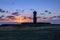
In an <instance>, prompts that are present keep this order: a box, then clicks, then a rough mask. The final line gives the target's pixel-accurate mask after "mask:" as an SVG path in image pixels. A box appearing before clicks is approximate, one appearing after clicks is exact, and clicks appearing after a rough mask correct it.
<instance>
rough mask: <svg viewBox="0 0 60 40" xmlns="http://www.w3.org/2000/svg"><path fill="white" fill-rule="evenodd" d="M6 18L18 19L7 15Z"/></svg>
mask: <svg viewBox="0 0 60 40" xmlns="http://www.w3.org/2000/svg"><path fill="white" fill-rule="evenodd" d="M6 18H8V19H11V20H15V19H16V18H15V16H7V17H6Z"/></svg>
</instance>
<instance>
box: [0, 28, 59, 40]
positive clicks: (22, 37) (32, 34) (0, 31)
mask: <svg viewBox="0 0 60 40" xmlns="http://www.w3.org/2000/svg"><path fill="white" fill-rule="evenodd" d="M20 29H21V30H20ZM33 29H34V28H30V29H29V28H25V29H24V28H13V27H11V28H7V27H6V28H0V40H60V28H56V27H52V28H45V27H44V28H40V29H36V28H35V29H34V30H33Z"/></svg>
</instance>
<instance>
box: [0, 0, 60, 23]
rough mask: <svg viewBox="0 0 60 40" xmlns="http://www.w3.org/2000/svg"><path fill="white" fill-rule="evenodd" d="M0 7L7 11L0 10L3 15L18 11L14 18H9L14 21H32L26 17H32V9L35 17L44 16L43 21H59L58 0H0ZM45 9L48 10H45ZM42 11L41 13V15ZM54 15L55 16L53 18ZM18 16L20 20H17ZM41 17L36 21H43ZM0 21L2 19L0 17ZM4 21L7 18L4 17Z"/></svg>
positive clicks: (59, 2) (59, 7)
mask: <svg viewBox="0 0 60 40" xmlns="http://www.w3.org/2000/svg"><path fill="white" fill-rule="evenodd" d="M0 9H2V10H4V11H8V13H6V12H5V13H3V12H0V16H1V15H4V16H5V17H6V16H11V15H12V13H13V12H19V15H18V16H15V18H16V19H15V20H10V21H14V22H15V21H17V22H19V21H21V22H28V21H29V22H32V19H29V18H28V17H31V18H32V17H33V15H32V14H33V10H32V9H34V10H36V11H37V17H41V18H44V17H46V20H45V21H52V20H54V21H55V20H57V21H60V0H0ZM45 10H47V11H48V12H45ZM49 12H51V14H49ZM42 13H43V15H41V14H42ZM25 16H27V18H26V19H24V17H25ZM54 16H56V17H55V18H54ZM57 16H58V17H57ZM19 17H20V19H21V20H19ZM41 18H40V19H38V22H39V21H40V22H42V21H44V20H43V19H41ZM50 18H53V19H50ZM0 21H2V20H1V19H0ZM4 21H7V18H4Z"/></svg>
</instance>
